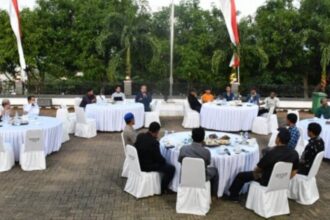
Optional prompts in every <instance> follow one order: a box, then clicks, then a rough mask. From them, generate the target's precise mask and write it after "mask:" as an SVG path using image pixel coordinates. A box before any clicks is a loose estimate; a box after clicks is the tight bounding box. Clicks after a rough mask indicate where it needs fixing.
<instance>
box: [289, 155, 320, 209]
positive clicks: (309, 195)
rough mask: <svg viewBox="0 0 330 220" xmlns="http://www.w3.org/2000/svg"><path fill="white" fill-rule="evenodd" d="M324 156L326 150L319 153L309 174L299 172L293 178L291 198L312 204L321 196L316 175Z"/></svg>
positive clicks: (290, 187) (301, 202)
mask: <svg viewBox="0 0 330 220" xmlns="http://www.w3.org/2000/svg"><path fill="white" fill-rule="evenodd" d="M323 157H324V151H322V152H320V153H318V154H317V156H316V157H315V159H314V162H313V165H312V167H311V169H310V172H309V174H308V176H305V175H300V174H297V175H295V176H294V177H293V178H292V179H291V181H290V186H289V191H288V197H289V198H290V199H294V200H296V202H298V203H300V204H303V205H312V204H314V203H315V202H316V201H317V200H318V199H319V198H320V195H319V190H318V188H317V185H316V178H315V176H316V174H317V173H318V171H319V169H320V166H321V163H322V159H323Z"/></svg>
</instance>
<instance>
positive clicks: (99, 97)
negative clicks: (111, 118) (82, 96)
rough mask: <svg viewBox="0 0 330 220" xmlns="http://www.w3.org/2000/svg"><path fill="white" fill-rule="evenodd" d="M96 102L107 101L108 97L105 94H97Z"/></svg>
mask: <svg viewBox="0 0 330 220" xmlns="http://www.w3.org/2000/svg"><path fill="white" fill-rule="evenodd" d="M96 103H98V104H99V103H107V99H106V97H105V96H104V95H97V96H96Z"/></svg>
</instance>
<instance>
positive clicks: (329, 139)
mask: <svg viewBox="0 0 330 220" xmlns="http://www.w3.org/2000/svg"><path fill="white" fill-rule="evenodd" d="M326 121H327V120H326V119H319V118H313V119H305V120H301V121H299V122H298V123H297V127H298V128H301V129H302V130H303V134H304V135H303V137H304V141H305V143H307V142H308V140H309V137H308V135H307V128H308V125H309V124H310V123H312V122H316V123H318V124H320V125H321V127H322V132H321V134H320V137H321V138H322V139H323V141H324V148H325V149H324V157H325V158H328V159H330V125H327V124H326Z"/></svg>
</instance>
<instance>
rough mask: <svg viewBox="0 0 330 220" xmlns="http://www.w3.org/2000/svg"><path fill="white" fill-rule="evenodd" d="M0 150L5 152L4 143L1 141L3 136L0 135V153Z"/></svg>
mask: <svg viewBox="0 0 330 220" xmlns="http://www.w3.org/2000/svg"><path fill="white" fill-rule="evenodd" d="M1 152H5V146H4V143H3V137H2V136H0V153H1Z"/></svg>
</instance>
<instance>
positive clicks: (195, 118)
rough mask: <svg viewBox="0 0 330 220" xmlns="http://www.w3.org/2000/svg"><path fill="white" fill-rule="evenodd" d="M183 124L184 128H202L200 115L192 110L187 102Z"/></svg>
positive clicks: (184, 105)
mask: <svg viewBox="0 0 330 220" xmlns="http://www.w3.org/2000/svg"><path fill="white" fill-rule="evenodd" d="M183 112H184V116H183V122H182V127H184V128H199V127H200V117H199V113H198V112H196V111H194V110H192V109H191V108H190V105H189V103H188V101H187V100H185V101H184V103H183Z"/></svg>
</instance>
